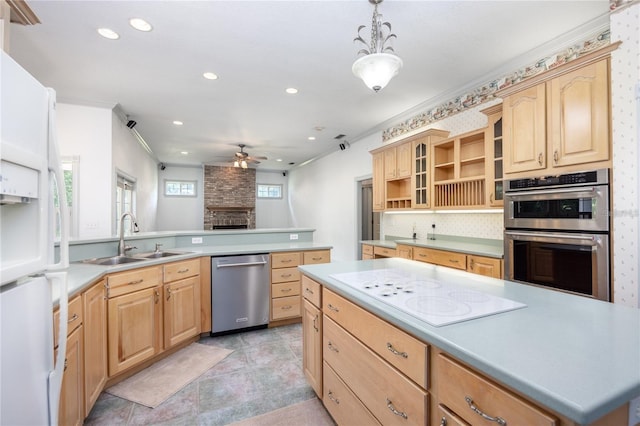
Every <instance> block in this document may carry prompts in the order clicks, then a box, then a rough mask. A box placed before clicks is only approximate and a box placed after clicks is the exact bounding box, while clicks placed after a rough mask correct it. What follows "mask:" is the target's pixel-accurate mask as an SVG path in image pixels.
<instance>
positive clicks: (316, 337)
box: [302, 299, 322, 398]
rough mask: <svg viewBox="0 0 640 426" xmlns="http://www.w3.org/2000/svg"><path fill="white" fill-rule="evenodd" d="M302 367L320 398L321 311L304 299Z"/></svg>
mask: <svg viewBox="0 0 640 426" xmlns="http://www.w3.org/2000/svg"><path fill="white" fill-rule="evenodd" d="M302 369H303V371H304V375H305V377H306V378H307V381H308V382H309V384H310V385H311V387H312V388H313V390H314V391H315V392H316V395H318V397H319V398H322V313H321V312H320V309H318V308H316V307H315V306H313V304H311V303H310V302H309V301H308V300H306V299H305V300H304V301H303V313H302Z"/></svg>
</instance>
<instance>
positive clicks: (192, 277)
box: [163, 259, 200, 349]
mask: <svg viewBox="0 0 640 426" xmlns="http://www.w3.org/2000/svg"><path fill="white" fill-rule="evenodd" d="M199 274H200V260H199V259H193V260H186V261H183V262H174V263H170V264H167V265H164V266H163V276H164V288H163V293H164V306H163V311H164V313H163V317H164V348H165V349H169V348H171V347H173V346H175V345H177V344H178V343H182V342H184V341H185V340H188V339H190V338H192V337H193V336H197V335H198V334H200V275H199Z"/></svg>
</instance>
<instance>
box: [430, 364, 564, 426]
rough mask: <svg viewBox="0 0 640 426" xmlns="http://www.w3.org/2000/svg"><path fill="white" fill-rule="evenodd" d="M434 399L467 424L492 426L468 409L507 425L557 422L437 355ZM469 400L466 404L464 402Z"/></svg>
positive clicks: (551, 424) (541, 425) (547, 425)
mask: <svg viewBox="0 0 640 426" xmlns="http://www.w3.org/2000/svg"><path fill="white" fill-rule="evenodd" d="M437 359H438V363H437V364H438V365H437V370H436V374H437V375H438V399H439V402H440V403H441V404H444V405H446V406H447V407H449V408H450V409H451V411H453V412H455V413H456V414H457V415H458V416H460V417H461V418H463V419H464V420H465V421H467V422H469V423H470V424H494V423H488V422H486V421H484V420H482V417H480V415H479V414H477V413H476V412H475V411H474V410H473V409H472V408H471V405H473V406H475V407H476V409H477V410H481V411H482V412H483V413H485V414H486V415H488V416H491V417H500V418H502V419H504V420H505V421H506V424H507V425H530V426H557V425H558V424H559V423H558V419H556V418H555V417H552V416H551V415H549V414H547V413H546V412H544V411H542V410H541V409H539V408H538V407H536V406H534V405H532V404H530V403H529V402H527V401H525V400H523V399H522V398H520V397H518V396H516V395H515V394H513V393H511V392H509V391H507V390H506V389H503V388H502V387H500V386H498V385H496V384H494V383H492V382H490V381H489V380H487V379H485V378H484V377H482V376H480V375H479V374H477V373H476V372H474V371H472V370H470V369H469V368H467V367H464V366H462V365H460V364H459V363H457V362H455V361H453V360H452V359H450V358H448V357H447V356H444V355H443V354H439V355H438V357H437ZM467 398H469V400H467Z"/></svg>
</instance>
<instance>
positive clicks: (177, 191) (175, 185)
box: [164, 180, 197, 197]
mask: <svg viewBox="0 0 640 426" xmlns="http://www.w3.org/2000/svg"><path fill="white" fill-rule="evenodd" d="M196 183H197V182H196V181H195V180H165V181H164V195H165V196H167V197H195V196H196V195H197V192H196Z"/></svg>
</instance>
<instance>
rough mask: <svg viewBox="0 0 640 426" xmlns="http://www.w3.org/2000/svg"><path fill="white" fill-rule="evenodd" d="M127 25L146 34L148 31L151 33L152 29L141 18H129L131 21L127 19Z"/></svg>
mask: <svg viewBox="0 0 640 426" xmlns="http://www.w3.org/2000/svg"><path fill="white" fill-rule="evenodd" d="M129 25H131V26H132V27H133V28H135V29H136V30H138V31H144V32H148V31H151V30H152V29H153V27H152V26H151V24H150V23H148V22H147V21H145V20H144V19H142V18H131V19H129Z"/></svg>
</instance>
